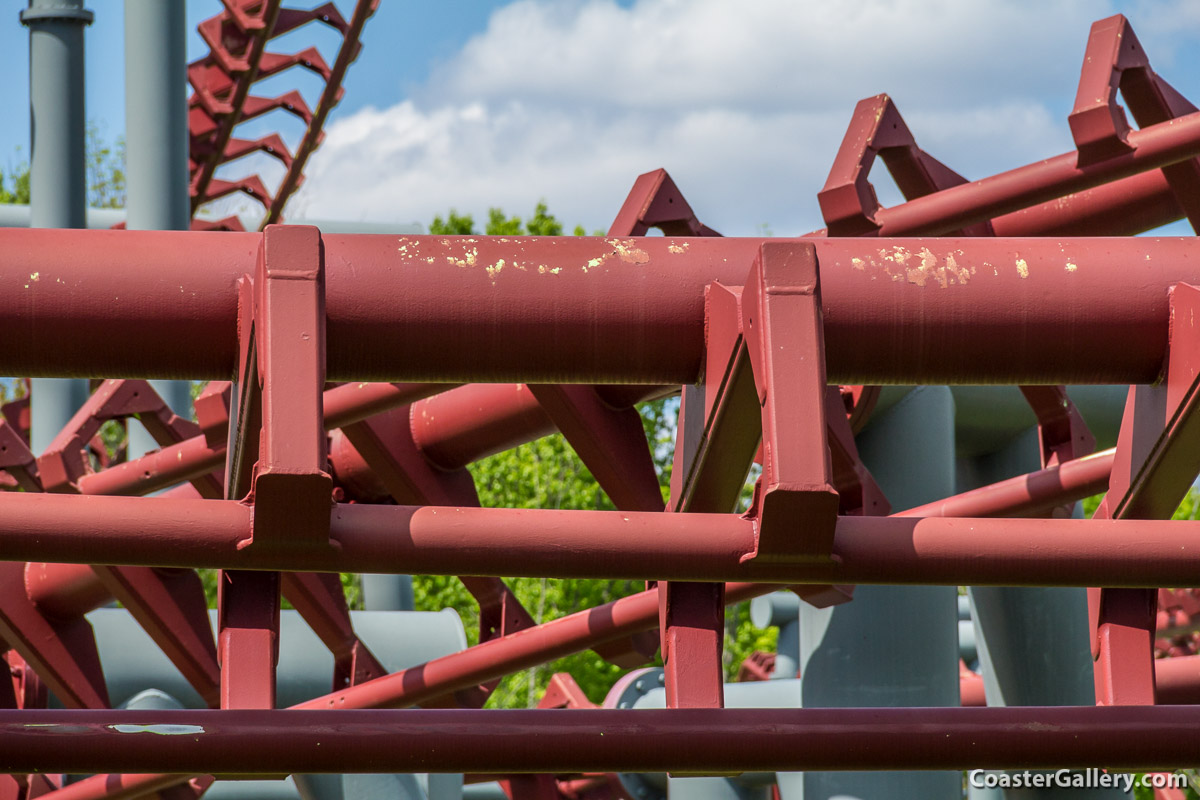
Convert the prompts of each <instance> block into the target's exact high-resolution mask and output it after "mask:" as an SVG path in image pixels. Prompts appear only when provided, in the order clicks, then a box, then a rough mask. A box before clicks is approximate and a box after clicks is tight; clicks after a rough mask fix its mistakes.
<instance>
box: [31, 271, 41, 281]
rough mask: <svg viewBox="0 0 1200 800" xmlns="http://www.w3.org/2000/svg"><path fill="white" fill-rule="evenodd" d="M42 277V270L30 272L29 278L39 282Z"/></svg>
mask: <svg viewBox="0 0 1200 800" xmlns="http://www.w3.org/2000/svg"><path fill="white" fill-rule="evenodd" d="M41 277H42V273H40V272H31V273H29V280H30V281H31V282H33V283H37V282H38V280H39V279H40V278H41Z"/></svg>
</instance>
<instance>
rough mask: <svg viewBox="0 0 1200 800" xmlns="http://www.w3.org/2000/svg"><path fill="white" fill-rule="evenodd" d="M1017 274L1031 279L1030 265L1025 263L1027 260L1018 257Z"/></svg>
mask: <svg viewBox="0 0 1200 800" xmlns="http://www.w3.org/2000/svg"><path fill="white" fill-rule="evenodd" d="M1017 274H1018V275H1020V276H1021V277H1022V278H1028V277H1029V265H1028V264H1026V263H1025V259H1023V258H1021V257H1020V256H1018V257H1017Z"/></svg>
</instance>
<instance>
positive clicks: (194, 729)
mask: <svg viewBox="0 0 1200 800" xmlns="http://www.w3.org/2000/svg"><path fill="white" fill-rule="evenodd" d="M108 728H109V730H114V731H116V732H117V733H154V734H157V735H159V736H191V735H193V734H197V733H204V727H203V726H202V725H109V726H108Z"/></svg>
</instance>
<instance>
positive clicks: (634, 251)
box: [608, 239, 650, 264]
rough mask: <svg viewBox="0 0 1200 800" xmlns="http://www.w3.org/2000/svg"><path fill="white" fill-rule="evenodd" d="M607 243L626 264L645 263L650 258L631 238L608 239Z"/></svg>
mask: <svg viewBox="0 0 1200 800" xmlns="http://www.w3.org/2000/svg"><path fill="white" fill-rule="evenodd" d="M608 243H609V244H611V245H612V246H613V252H614V253H615V254H616V256H617V258H619V259H621V260H622V261H624V262H625V263H626V264H645V263H646V262H648V261H649V260H650V255H649V254H648V253H647V252H646V251H645V250H643V249H641V248H640V247H638V246H637V242H636V241H635V240H633V239H626V240H625V241H623V242H622V241H621V240H619V239H609V240H608Z"/></svg>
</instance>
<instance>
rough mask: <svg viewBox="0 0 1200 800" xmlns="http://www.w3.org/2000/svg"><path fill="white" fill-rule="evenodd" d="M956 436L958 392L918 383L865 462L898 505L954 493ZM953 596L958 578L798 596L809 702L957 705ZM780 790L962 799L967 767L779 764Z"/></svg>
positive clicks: (865, 437) (868, 443)
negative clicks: (823, 602)
mask: <svg viewBox="0 0 1200 800" xmlns="http://www.w3.org/2000/svg"><path fill="white" fill-rule="evenodd" d="M954 446H955V439H954V400H953V398H952V397H951V395H950V390H949V389H947V388H946V387H944V386H936V387H935V386H923V387H919V388H917V389H914V390H913V391H912V392H911V393H910V394H908V395H907V396H905V397H904V398H903V399H902V400H900V401H899V402H897V403H896V404H895V405H893V406H892V407H891V408H889V409H888V410H887V411H885V412H884V413H882V414H877V415H876V416H875V417H874V418H873V419H872V420H871V423H870V425H869V426H868V427H867V429H866V430H865V431H863V433H862V434H861V435H860V436H859V437H858V448H859V454H860V455H861V457H862V460H863V463H865V464H866V465H867V467H868V468H869V469H870V470H871V473H872V475H874V477H875V479H876V481H878V482H879V485H880V487H881V488H882V489H883V491H884V494H885V495H886V496H887V498H888V500H889V501H890V502H891V503H892V505H893V507H895V508H908V507H910V506H915V505H920V504H921V503H927V502H930V501H932V500H935V499H938V498H941V497H945V496H947V495H950V494H953V493H954V490H955V489H954V487H955V481H954ZM955 597H956V593H955V589H954V587H952V586H930V587H924V586H859V587H858V588H857V589H856V590H855V593H854V600H852V601H851V602H849V603H846V604H844V605H840V606H835V607H833V608H828V609H816V608H813V607H812V606H809V605H807V604H801V606H800V661H801V666H800V680H801V687H802V694H803V696H802V705H803V706H804V707H805V708H818V707H821V708H837V707H847V706H956V705H958V703H959V695H958V631H957V617H958V614H957V608H956V603H955ZM780 683H785V682H783V681H781V682H780ZM779 791H780V796H781V797H782V798H784V800H795V799H796V798H803V800H831V798H834V797H850V798H862V800H874V798H880V797H887V798H889V800H950V798H955V800H957V798H960V797H961V796H962V775H961V773H958V772H805V773H779Z"/></svg>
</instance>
